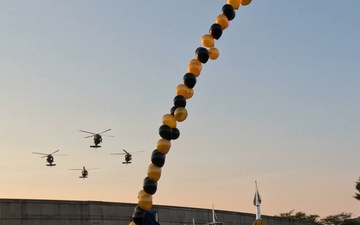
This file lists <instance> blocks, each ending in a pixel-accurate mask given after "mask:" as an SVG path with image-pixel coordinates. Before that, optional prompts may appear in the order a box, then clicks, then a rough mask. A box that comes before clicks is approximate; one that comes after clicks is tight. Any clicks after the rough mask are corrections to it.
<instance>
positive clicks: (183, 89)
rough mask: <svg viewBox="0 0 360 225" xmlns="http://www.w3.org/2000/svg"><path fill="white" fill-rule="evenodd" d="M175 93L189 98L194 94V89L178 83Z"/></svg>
mask: <svg viewBox="0 0 360 225" xmlns="http://www.w3.org/2000/svg"><path fill="white" fill-rule="evenodd" d="M176 94H177V95H182V96H183V97H184V98H186V99H189V98H191V97H192V96H193V95H194V91H193V90H192V89H191V88H188V87H187V86H186V85H185V84H179V85H178V86H177V87H176Z"/></svg>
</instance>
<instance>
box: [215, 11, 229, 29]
mask: <svg viewBox="0 0 360 225" xmlns="http://www.w3.org/2000/svg"><path fill="white" fill-rule="evenodd" d="M215 23H217V24H220V26H221V27H222V29H223V30H225V29H226V28H228V26H229V19H228V18H227V17H226V16H225V15H224V14H220V15H218V16H217V17H216V20H215Z"/></svg>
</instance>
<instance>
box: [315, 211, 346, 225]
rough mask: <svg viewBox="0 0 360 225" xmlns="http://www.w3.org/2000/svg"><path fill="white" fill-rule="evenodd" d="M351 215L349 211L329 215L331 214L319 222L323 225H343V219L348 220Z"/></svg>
mask: <svg viewBox="0 0 360 225" xmlns="http://www.w3.org/2000/svg"><path fill="white" fill-rule="evenodd" d="M351 217H352V214H351V213H344V212H342V213H340V214H337V215H331V216H327V217H324V218H322V219H321V220H320V223H321V224H324V225H343V224H344V222H345V221H347V222H348V220H350V219H351Z"/></svg>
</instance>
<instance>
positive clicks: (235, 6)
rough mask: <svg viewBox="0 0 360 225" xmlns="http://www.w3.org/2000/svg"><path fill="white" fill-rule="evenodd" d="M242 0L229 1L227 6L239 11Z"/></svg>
mask: <svg viewBox="0 0 360 225" xmlns="http://www.w3.org/2000/svg"><path fill="white" fill-rule="evenodd" d="M240 1H241V0H228V1H227V4H229V5H231V6H232V7H233V8H234V9H238V8H239V7H240Z"/></svg>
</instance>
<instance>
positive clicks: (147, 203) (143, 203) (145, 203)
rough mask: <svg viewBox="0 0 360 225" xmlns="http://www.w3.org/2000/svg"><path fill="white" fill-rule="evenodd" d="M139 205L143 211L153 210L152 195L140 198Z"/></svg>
mask: <svg viewBox="0 0 360 225" xmlns="http://www.w3.org/2000/svg"><path fill="white" fill-rule="evenodd" d="M138 205H139V206H140V208H142V209H143V210H149V209H151V208H152V205H153V204H152V197H151V195H148V194H146V195H142V196H140V198H139V201H138Z"/></svg>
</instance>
